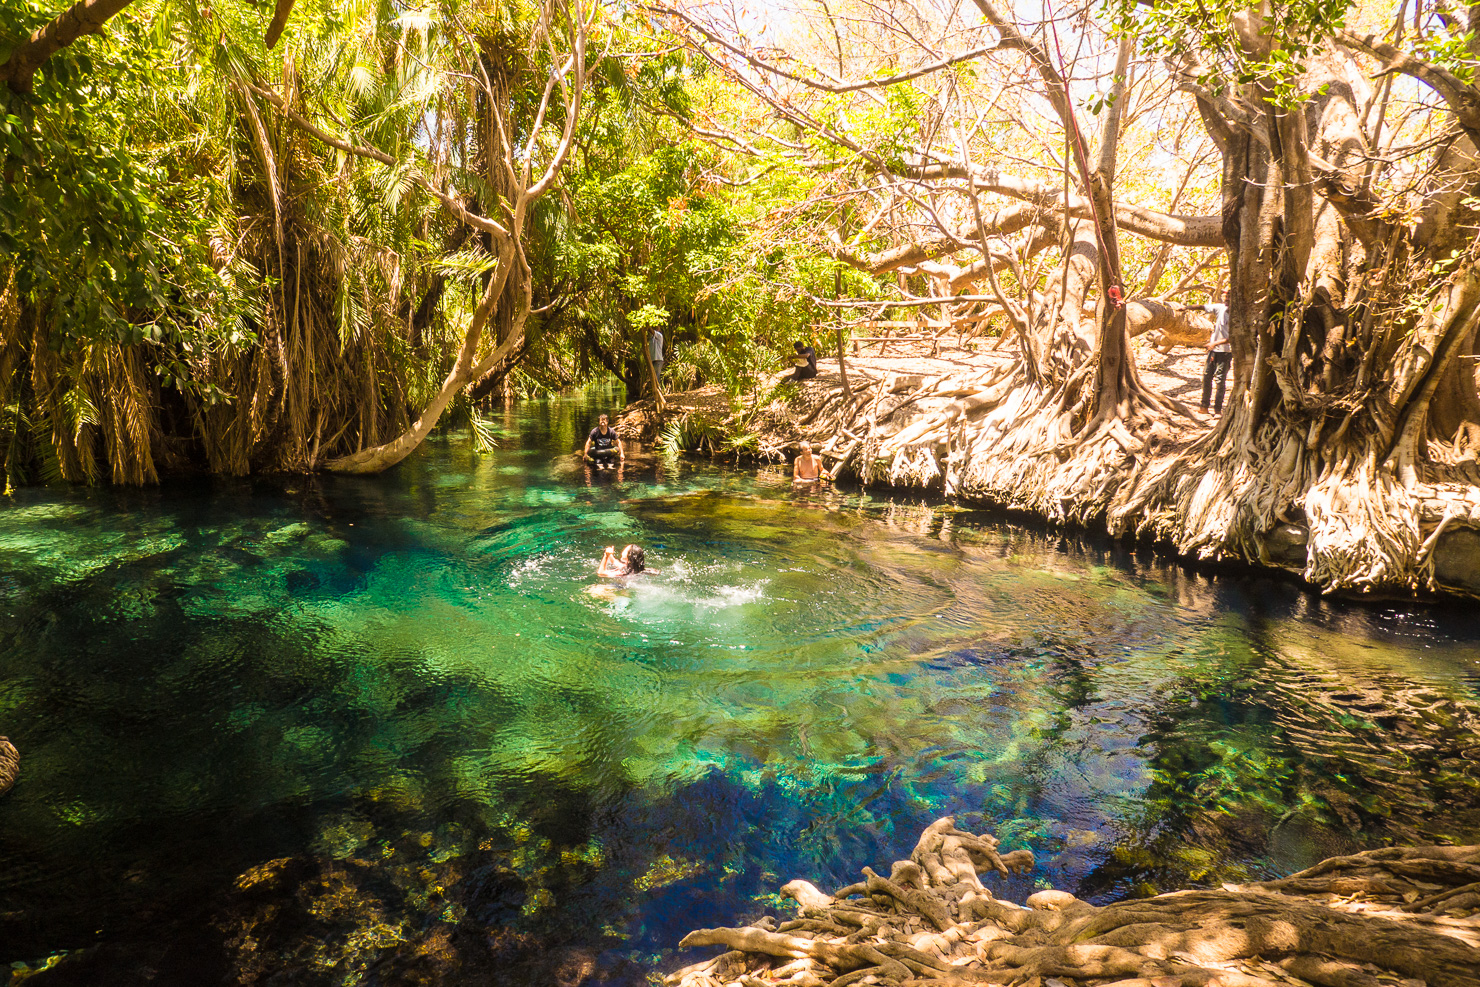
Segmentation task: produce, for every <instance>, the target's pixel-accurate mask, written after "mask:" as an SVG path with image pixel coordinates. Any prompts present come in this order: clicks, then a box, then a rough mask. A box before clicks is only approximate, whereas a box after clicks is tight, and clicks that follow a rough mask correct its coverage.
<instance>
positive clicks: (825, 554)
mask: <svg viewBox="0 0 1480 987" xmlns="http://www.w3.org/2000/svg"><path fill="white" fill-rule="evenodd" d="M591 417H593V406H591V405H589V404H588V403H586V402H585V401H583V400H564V401H553V402H541V403H530V404H526V405H521V406H517V407H515V408H511V409H510V410H509V412H508V414H507V416H506V419H505V421H504V438H503V441H502V447H501V448H500V449H499V450H498V451H497V452H496V453H494V454H492V455H488V456H482V457H480V456H478V455H476V454H475V453H474V452H473V451H472V449H471V446H470V445H469V443H467V442H466V441H464V440H462V439H458V438H453V439H449V440H444V441H440V442H434V443H432V444H430V445H429V446H428V447H427V448H426V449H424V450H423V451H422V452H421V453H419V454H418V455H417V456H415V457H413V459H412V460H411V461H409V462H408V463H406V464H404V465H403V466H402V467H401V468H400V469H398V470H397V471H395V472H394V473H392V474H391V475H389V476H385V477H380V478H374V479H350V478H317V479H301V478H291V479H285V480H255V481H240V482H237V481H214V482H205V481H202V482H201V483H199V484H197V485H194V486H189V487H186V488H182V487H179V486H175V487H171V488H168V489H167V490H164V491H78V490H61V491H41V490H27V491H22V492H21V493H19V494H18V495H17V496H16V497H15V498H13V500H12V501H11V502H10V503H9V504H8V505H7V506H5V507H0V733H6V734H9V735H10V736H11V737H12V738H13V739H15V741H16V742H17V744H18V745H19V746H20V748H21V750H22V752H23V758H24V760H23V774H22V779H21V782H20V784H19V785H18V786H17V787H16V789H15V791H14V792H13V793H12V794H11V795H10V796H9V797H7V798H6V799H5V800H3V801H0V832H3V833H4V834H5V835H4V838H3V840H0V962H16V963H22V964H26V965H27V966H26V968H27V969H31V968H34V967H36V966H38V965H40V964H41V963H42V962H44V961H46V958H47V957H50V956H53V955H54V954H56V953H58V952H62V951H67V952H68V954H69V955H68V956H67V957H66V958H65V960H64V961H63V962H61V963H58V964H57V965H56V966H55V967H54V968H53V969H51V970H48V971H47V972H46V973H43V974H39V975H37V977H35V978H33V979H32V981H31V982H32V983H35V984H37V985H42V987H44V984H45V983H48V982H49V983H89V982H99V981H98V980H97V979H96V975H97V973H98V971H99V970H109V971H113V972H114V973H115V974H117V971H128V970H142V969H146V968H147V969H150V970H154V971H156V981H155V982H161V983H181V984H185V983H192V984H193V983H209V982H245V983H265V982H266V979H267V977H269V976H270V975H272V974H274V973H277V974H280V975H281V976H284V977H286V979H287V982H293V983H305V984H346V983H384V984H392V983H436V982H446V983H475V982H481V981H480V980H479V977H480V976H487V977H494V978H498V977H503V978H505V979H508V978H512V980H511V981H510V982H528V983H576V982H580V981H582V980H583V979H584V982H587V983H609V984H629V983H631V984H636V983H642V982H644V981H645V979H646V977H647V974H648V972H649V971H650V970H651V969H653V968H654V967H655V966H663V965H669V966H671V965H673V954H672V953H671V948H672V946H673V945H674V944H675V943H676V942H677V941H678V939H679V938H680V937H681V936H682V935H683V933H684V932H685V931H687V930H688V929H690V928H693V927H696V926H699V925H709V924H734V923H737V922H741V921H744V920H746V919H747V918H749V917H752V916H754V915H755V914H756V913H758V912H759V911H760V910H762V909H764V908H767V907H770V906H772V905H774V901H775V900H774V898H773V897H772V894H773V892H774V890H775V888H776V886H777V885H778V884H780V883H782V882H784V881H786V880H788V879H790V878H791V877H794V876H806V877H808V878H810V879H812V880H813V881H815V882H816V883H818V884H820V885H823V886H824V887H826V886H830V885H840V884H844V883H848V882H849V881H851V880H852V877H853V875H855V874H856V872H857V868H858V867H859V866H862V865H863V864H869V863H871V864H875V865H878V864H885V865H887V863H888V862H889V861H890V860H892V859H894V858H895V857H897V856H901V855H903V854H904V853H906V852H907V851H908V849H909V847H910V846H912V845H913V843H914V839H915V836H916V835H917V833H918V830H919V829H920V828H921V827H923V826H924V825H926V824H927V823H928V822H930V821H931V820H933V819H934V818H936V817H938V816H939V815H942V814H945V813H948V812H949V813H955V814H956V815H957V816H958V819H960V820H961V824H962V825H963V827H964V828H967V829H971V830H986V831H993V832H996V833H997V834H998V835H999V836H1001V837H1002V838H1003V839H1004V841H1006V842H1007V843H1008V844H1009V845H1010V846H1012V847H1017V846H1027V847H1029V848H1031V849H1033V850H1034V852H1035V853H1036V854H1037V855H1038V859H1039V861H1040V864H1041V866H1040V869H1039V871H1038V872H1037V873H1035V874H1033V875H1030V876H1028V877H1024V878H1015V879H1013V881H1010V882H1007V883H1006V884H1005V885H1004V886H1002V887H1001V888H998V889H997V890H998V892H999V893H1002V894H1006V895H1009V896H1012V897H1017V896H1020V895H1024V894H1027V893H1029V892H1030V891H1031V889H1032V886H1033V885H1034V884H1035V883H1040V884H1052V885H1054V886H1057V887H1062V888H1067V889H1071V890H1077V891H1078V892H1079V893H1080V894H1082V895H1085V896H1087V897H1090V898H1092V899H1095V900H1102V901H1103V900H1109V899H1114V898H1121V897H1126V896H1132V895H1139V894H1150V893H1154V892H1156V891H1159V890H1166V889H1169V888H1174V887H1181V886H1186V885H1188V884H1202V885H1207V884H1214V883H1217V882H1219V881H1223V880H1229V879H1240V878H1244V877H1263V876H1269V875H1274V874H1282V873H1287V872H1289V871H1291V870H1294V869H1297V868H1300V867H1303V866H1307V865H1308V864H1310V863H1312V862H1314V861H1315V860H1318V859H1320V858H1322V857H1325V856H1329V855H1331V854H1333V853H1339V852H1344V851H1348V850H1352V849H1358V848H1364V847H1372V846H1379V845H1383V844H1385V843H1391V842H1411V841H1463V842H1480V799H1477V797H1476V795H1477V789H1480V658H1477V649H1476V642H1477V641H1480V622H1477V620H1476V619H1475V618H1474V617H1473V616H1472V615H1471V614H1469V613H1468V612H1465V611H1463V610H1456V609H1439V610H1414V611H1403V610H1378V609H1359V608H1353V607H1349V606H1345V605H1342V604H1337V603H1332V602H1328V601H1322V600H1319V599H1317V598H1314V597H1311V596H1308V595H1306V594H1304V593H1302V592H1300V591H1299V590H1297V589H1296V588H1294V587H1291V586H1289V585H1287V584H1284V583H1281V582H1278V581H1273V580H1268V579H1263V578H1256V577H1230V576H1224V577H1220V578H1218V579H1217V580H1215V581H1214V580H1209V579H1208V578H1206V577H1205V576H1200V575H1196V574H1191V573H1188V572H1184V571H1182V570H1181V569H1179V568H1177V567H1174V566H1170V565H1168V564H1166V563H1165V562H1164V561H1160V560H1157V559H1155V558H1153V557H1152V556H1151V555H1149V554H1147V553H1134V552H1129V551H1126V550H1124V549H1123V548H1120V547H1116V546H1111V545H1109V544H1108V543H1102V542H1099V541H1097V540H1094V539H1078V538H1067V539H1061V538H1058V537H1056V536H1051V535H1047V534H1044V533H1041V532H1037V531H1033V530H1027V529H1023V528H1019V527H1015V526H1012V525H1009V524H1004V523H1002V522H1001V521H1000V519H995V518H992V517H990V516H987V515H983V514H977V513H972V512H967V511H960V510H957V509H954V508H950V507H946V506H941V505H934V506H931V505H921V504H918V503H912V502H907V501H895V502H891V501H889V500H881V499H878V498H874V497H867V496H863V495H860V494H859V493H857V492H842V493H839V492H832V491H829V492H824V493H817V494H811V495H796V494H793V492H792V491H791V490H790V488H789V485H788V483H787V478H786V476H785V474H784V473H783V472H781V471H779V470H762V471H761V472H760V474H759V475H755V474H754V473H751V472H737V471H733V470H728V469H724V468H720V467H716V466H712V465H710V464H708V463H692V462H687V461H685V462H679V463H665V462H662V461H661V460H653V459H650V458H648V459H641V460H638V461H635V462H632V463H630V464H629V465H628V467H627V468H626V470H624V472H623V475H622V476H621V478H620V480H616V479H607V478H603V477H593V476H590V475H589V474H586V473H585V472H584V471H583V470H581V469H580V468H579V466H578V464H576V463H575V461H574V459H572V458H570V457H569V456H567V455H566V453H567V452H568V451H569V450H571V449H573V448H576V446H577V445H578V443H579V440H580V438H581V437H583V436H584V433H585V431H586V429H587V427H588V419H589V418H591ZM626 542H638V543H641V544H643V545H645V546H647V549H648V560H649V564H650V565H652V566H654V567H656V568H657V569H658V570H659V572H658V573H657V574H655V575H651V576H647V577H643V578H641V579H637V580H631V581H629V583H628V584H626V585H620V584H619V585H615V586H609V587H607V588H606V589H604V590H602V591H600V592H597V593H593V592H591V590H592V587H593V583H595V582H596V580H595V579H594V577H593V570H594V567H595V563H596V560H597V559H598V558H599V557H600V554H601V549H602V547H603V546H604V545H608V544H618V545H620V544H622V543H626ZM511 971H512V972H511ZM90 977H92V978H93V979H92V980H90V979H89V978H90Z"/></svg>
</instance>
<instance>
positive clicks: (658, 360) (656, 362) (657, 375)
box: [648, 329, 663, 380]
mask: <svg viewBox="0 0 1480 987" xmlns="http://www.w3.org/2000/svg"><path fill="white" fill-rule="evenodd" d="M648 355H649V356H651V357H652V359H653V378H654V379H655V380H662V379H663V334H662V333H661V332H659V331H658V330H656V329H654V330H653V334H652V336H650V337H648Z"/></svg>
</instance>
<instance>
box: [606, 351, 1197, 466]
mask: <svg viewBox="0 0 1480 987" xmlns="http://www.w3.org/2000/svg"><path fill="white" fill-rule="evenodd" d="M993 342H995V340H967V341H966V343H965V345H964V346H958V345H952V344H949V343H947V342H945V341H942V344H941V345H940V346H939V347H937V348H934V349H933V350H932V347H931V345H930V344H929V343H927V342H918V341H905V342H891V343H890V344H889V346H888V347H887V352H886V353H883V354H880V352H879V350H880V346H879V344H877V343H871V344H867V345H864V346H863V347H861V350H862V351H861V352H859V353H850V354H848V355H847V356H846V358H845V366H846V368H847V371H848V382H849V384H850V386H853V387H862V386H866V385H867V384H869V383H870V382H875V381H880V380H883V379H885V378H887V377H890V376H892V375H896V374H920V375H922V376H924V377H926V378H932V377H952V376H956V377H962V378H972V377H978V376H983V375H985V374H987V373H988V372H989V371H991V370H992V369H994V368H996V367H1000V366H1002V365H1003V364H1005V363H1007V362H1009V361H1011V360H1012V359H1013V357H1014V352H1013V347H1012V346H1011V345H1010V344H1007V345H1003V346H1002V347H1001V348H1000V349H993V348H992V343H993ZM1132 345H1133V346H1134V348H1135V353H1136V365H1137V367H1139V368H1140V372H1141V376H1142V379H1143V380H1144V381H1145V382H1146V383H1147V384H1148V385H1149V386H1151V387H1152V388H1154V389H1155V390H1156V391H1157V392H1158V393H1160V394H1163V395H1165V396H1166V397H1169V398H1171V399H1172V400H1174V401H1179V402H1181V403H1182V404H1183V405H1184V406H1186V407H1187V409H1188V410H1189V411H1190V412H1191V413H1192V415H1193V419H1194V421H1196V422H1197V425H1195V426H1189V427H1190V428H1192V429H1193V432H1192V433H1191V434H1189V435H1187V436H1186V438H1189V439H1190V438H1195V437H1196V436H1197V435H1199V434H1201V433H1202V432H1204V431H1206V430H1207V429H1209V428H1211V427H1212V425H1213V423H1214V421H1216V419H1215V418H1214V417H1213V416H1212V415H1203V414H1201V413H1200V412H1199V411H1198V410H1197V404H1198V401H1199V400H1200V399H1201V397H1202V371H1203V363H1204V361H1205V360H1206V355H1205V354H1204V352H1203V351H1202V350H1201V349H1193V348H1190V347H1179V348H1177V349H1174V350H1173V351H1172V352H1171V353H1170V354H1162V353H1160V352H1158V351H1157V350H1156V349H1155V348H1154V347H1152V346H1151V345H1150V344H1148V343H1145V342H1143V341H1141V340H1135V341H1133V343H1132ZM817 371H818V379H819V382H826V383H828V384H829V385H831V386H837V385H838V384H839V383H840V382H841V378H840V377H839V374H838V361H837V355H836V354H835V353H834V354H832V355H825V354H824V355H820V356H819V359H818V361H817ZM785 373H786V371H779V372H778V373H777V375H776V378H773V379H780V378H781V377H783V376H784V375H785ZM665 402H666V405H667V406H666V408H665V413H664V415H663V416H661V418H662V420H672V419H673V418H676V417H678V416H680V415H684V414H690V415H694V416H696V417H698V418H701V419H703V420H706V421H709V422H712V423H714V424H720V423H722V422H724V421H725V420H726V419H727V418H729V417H730V415H731V413H732V412H733V411H735V410H737V408H736V405H735V403H734V402H733V401H732V399H731V398H730V396H729V395H727V394H726V393H725V391H724V389H723V388H720V387H712V386H711V387H701V388H698V389H696V390H692V391H673V392H671V393H669V394H667V395H665ZM661 426H662V421H661V420H660V416H658V415H656V414H655V413H654V409H653V403H652V402H651V401H647V400H644V401H639V402H637V403H636V404H633V405H630V406H629V407H628V408H627V409H626V410H625V411H623V413H622V415H621V417H620V418H619V420H618V422H617V431H618V432H619V433H620V434H621V435H622V437H623V438H624V439H629V440H640V441H644V442H651V441H653V440H654V439H655V438H656V437H657V433H658V431H659V429H660V428H661Z"/></svg>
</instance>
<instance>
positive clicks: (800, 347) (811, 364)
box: [791, 340, 817, 380]
mask: <svg viewBox="0 0 1480 987" xmlns="http://www.w3.org/2000/svg"><path fill="white" fill-rule="evenodd" d="M791 345H792V348H793V349H795V350H796V351H797V355H796V358H795V359H794V360H793V361H792V362H793V363H795V364H796V369H795V370H793V371H792V372H791V379H792V380H811V379H812V378H813V377H816V376H817V351H816V350H814V349H813V348H812V347H810V346H808V345H807V344H806V343H804V342H802V341H801V340H797V341H796V342H795V343H792V344H791Z"/></svg>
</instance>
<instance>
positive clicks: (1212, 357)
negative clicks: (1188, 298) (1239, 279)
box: [1197, 290, 1233, 415]
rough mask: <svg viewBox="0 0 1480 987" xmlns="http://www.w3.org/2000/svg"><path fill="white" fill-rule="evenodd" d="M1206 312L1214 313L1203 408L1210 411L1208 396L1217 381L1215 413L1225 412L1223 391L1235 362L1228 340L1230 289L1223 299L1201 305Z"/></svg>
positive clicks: (1204, 375) (1209, 341)
mask: <svg viewBox="0 0 1480 987" xmlns="http://www.w3.org/2000/svg"><path fill="white" fill-rule="evenodd" d="M1197 307H1198V308H1201V309H1202V310H1203V311H1204V312H1211V313H1213V317H1214V321H1213V331H1212V332H1211V333H1210V334H1209V335H1208V346H1207V350H1208V362H1207V364H1206V365H1205V366H1204V367H1203V379H1202V410H1203V414H1207V411H1208V398H1209V397H1211V396H1212V392H1213V384H1214V382H1215V381H1216V382H1217V389H1218V397H1217V401H1216V402H1215V403H1214V405H1213V407H1214V413H1215V414H1219V415H1221V414H1223V391H1224V388H1225V387H1226V386H1227V384H1228V368H1229V366H1230V365H1231V364H1232V363H1233V347H1232V346H1230V345H1229V342H1228V291H1227V290H1225V291H1224V292H1223V301H1222V302H1221V303H1219V302H1214V303H1213V304H1211V305H1199V306H1197Z"/></svg>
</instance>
